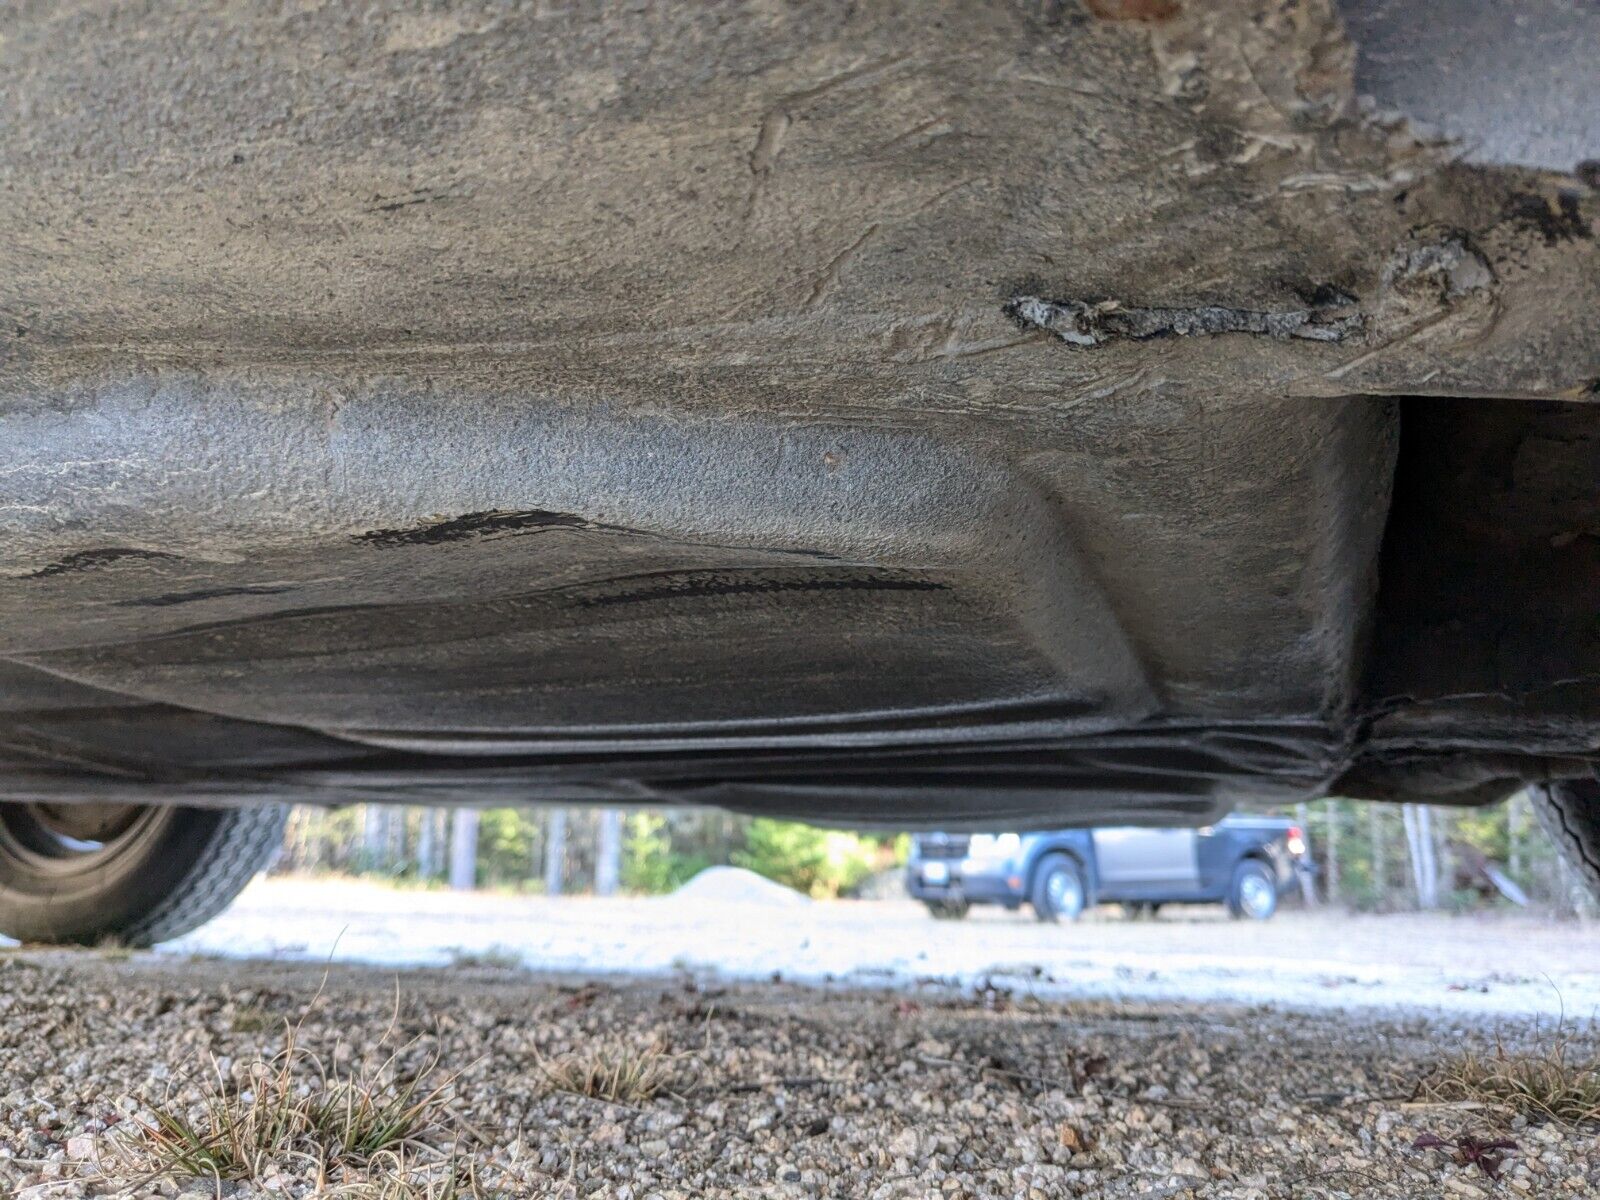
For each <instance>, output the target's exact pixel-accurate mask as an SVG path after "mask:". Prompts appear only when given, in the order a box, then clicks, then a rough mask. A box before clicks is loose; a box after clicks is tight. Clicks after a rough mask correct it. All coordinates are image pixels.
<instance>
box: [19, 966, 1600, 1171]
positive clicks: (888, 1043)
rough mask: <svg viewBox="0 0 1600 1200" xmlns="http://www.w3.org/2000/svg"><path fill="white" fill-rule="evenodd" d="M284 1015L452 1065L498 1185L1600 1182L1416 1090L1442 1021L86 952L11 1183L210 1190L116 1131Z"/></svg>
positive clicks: (29, 1010)
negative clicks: (1493, 1154) (164, 1173)
mask: <svg viewBox="0 0 1600 1200" xmlns="http://www.w3.org/2000/svg"><path fill="white" fill-rule="evenodd" d="M324 975H326V981H324ZM290 1024H292V1025H294V1027H295V1039H296V1041H297V1043H298V1044H299V1045H300V1046H303V1047H305V1048H306V1049H307V1050H309V1051H311V1052H312V1053H314V1054H316V1055H318V1056H320V1057H321V1058H322V1059H323V1060H324V1061H325V1062H328V1063H338V1064H341V1065H343V1066H344V1067H346V1068H354V1067H359V1066H362V1065H377V1064H381V1063H383V1062H384V1060H385V1059H386V1058H387V1056H389V1055H390V1054H391V1053H393V1052H394V1051H395V1049H396V1047H400V1048H401V1056H400V1059H399V1060H398V1061H399V1064H400V1065H399V1067H398V1068H395V1069H398V1070H400V1071H401V1072H402V1073H403V1072H404V1071H406V1070H414V1069H418V1068H419V1067H420V1065H422V1064H424V1063H426V1062H427V1061H431V1060H433V1059H435V1058H437V1060H438V1062H439V1064H440V1069H441V1070H443V1071H446V1072H459V1077H458V1079H457V1081H456V1083H455V1085H454V1089H453V1095H452V1096H451V1097H450V1098H449V1101H448V1109H449V1111H448V1113H445V1114H443V1116H444V1124H445V1128H447V1129H448V1130H449V1131H450V1135H449V1144H446V1143H445V1142H441V1141H439V1139H438V1138H435V1139H434V1144H433V1146H432V1148H431V1152H436V1153H440V1154H445V1155H451V1154H453V1155H454V1156H455V1157H456V1159H457V1162H458V1164H466V1163H470V1164H471V1165H472V1167H473V1169H474V1171H475V1174H476V1178H477V1181H478V1185H479V1187H480V1188H481V1189H482V1190H483V1191H484V1192H485V1193H486V1194H495V1195H503V1196H541V1197H543V1196H549V1197H590V1196H594V1197H612V1198H616V1200H624V1198H626V1200H650V1198H659V1200H675V1198H678V1197H684V1198H688V1197H734V1196H738V1197H748V1196H762V1197H775V1198H794V1200H801V1198H811V1197H852V1198H853V1197H871V1198H873V1200H897V1198H901V1197H906V1198H910V1197H916V1198H918V1200H925V1198H936V1200H987V1198H1002V1197H1003V1198H1006V1200H1013V1198H1026V1200H1036V1198H1043V1200H1056V1198H1059V1197H1075V1196H1085V1197H1105V1198H1110V1200H1116V1198H1120V1197H1144V1198H1147V1200H1168V1198H1171V1200H1181V1198H1187V1197H1205V1198H1217V1200H1333V1198H1340V1200H1346V1198H1353V1197H1361V1198H1362V1200H1367V1198H1371V1197H1379V1198H1382V1197H1405V1198H1407V1200H1410V1198H1412V1197H1446V1198H1455V1197H1462V1198H1472V1197H1493V1196H1519V1197H1521V1196H1528V1197H1546V1196H1548V1197H1559V1198H1562V1200H1565V1198H1568V1197H1573V1198H1578V1197H1600V1131H1596V1130H1594V1129H1573V1128H1570V1127H1565V1126H1560V1125H1552V1124H1540V1123H1537V1122H1532V1123H1530V1122H1528V1121H1526V1120H1522V1119H1516V1118H1514V1117H1513V1115H1512V1114H1509V1113H1500V1112H1495V1111H1492V1110H1484V1109H1474V1108H1462V1107H1419V1106H1416V1105H1413V1104H1411V1103H1409V1097H1410V1095H1411V1089H1412V1087H1413V1085H1414V1084H1415V1082H1416V1080H1418V1079H1419V1078H1421V1077H1422V1076H1423V1075H1425V1074H1426V1073H1427V1072H1428V1071H1429V1070H1430V1069H1431V1068H1432V1067H1433V1066H1434V1065H1435V1063H1436V1062H1437V1061H1438V1060H1439V1058H1440V1056H1441V1055H1443V1054H1446V1053H1449V1052H1451V1051H1453V1050H1455V1049H1457V1048H1459V1047H1460V1046H1461V1045H1463V1044H1464V1043H1465V1042H1468V1041H1471V1040H1473V1039H1482V1040H1487V1039H1489V1038H1490V1037H1492V1036H1494V1032H1495V1031H1491V1030H1488V1029H1482V1028H1475V1027H1470V1026H1462V1025H1459V1024H1457V1025H1445V1024H1441V1023H1439V1022H1438V1021H1437V1019H1435V1020H1429V1019H1427V1018H1424V1017H1420V1016H1398V1017H1377V1016H1370V1015H1369V1016H1362V1017H1345V1016H1337V1015H1331V1014H1329V1013H1326V1012H1323V1013H1318V1014H1315V1015H1302V1014H1294V1013H1286V1012H1281V1011H1276V1010H1272V1009H1264V1008H1240V1007H1231V1008H1230V1007H1223V1006H1209V1007H1197V1006H1187V1005H1181V1004H1166V1003H1162V1004H1140V1003H1131V1004H1130V1003H1123V1004H1115V1003H1106V1002H1094V1003H1072V1004H1058V1003H1047V1002H1041V1001H1037V1000H1034V999H1031V998H1029V997H1028V996H1027V995H1025V994H1021V993H1008V992H1005V991H1004V990H991V991H989V992H986V993H984V994H982V995H981V996H978V997H961V996H956V995H952V994H948V993H942V992H939V991H936V990H932V989H928V990H924V991H922V992H920V993H915V994H909V995H908V994H906V993H894V992H871V993H866V992H830V991H819V990H806V989H799V988H792V987H787V986H781V985H738V986H727V987H708V986H707V985H705V984H703V983H699V984H697V983H695V982H693V981H690V980H687V979H685V980H681V981H676V982H669V983H663V982H662V981H660V980H655V981H651V982H634V983H625V982H624V983H606V984H597V983H594V982H590V981H584V980H581V979H567V978H553V977H539V976H534V975H528V974H523V973H520V972H517V971H514V970H508V969H504V968H471V969H456V970H452V971H410V972H404V973H401V974H400V975H398V976H397V975H396V974H395V973H393V972H385V971H381V970H377V969H371V968H355V967H336V968H333V969H331V970H327V971H325V970H324V969H323V968H319V967H309V966H305V965H294V964H282V963H279V964H272V963H237V962H219V961H214V960H198V961H192V962H188V963H183V962H174V961H173V960H172V959H171V958H170V957H167V958H160V957H156V956H147V955H135V956H132V957H131V958H127V957H121V956H108V955H104V954H97V953H95V952H92V951H86V952H58V951H50V952H38V951H12V952H5V953H0V1196H4V1197H10V1196H13V1195H15V1196H17V1197H19V1198H20V1197H25V1198H27V1200H54V1198H57V1197H67V1198H73V1197H87V1196H98V1195H107V1194H114V1193H117V1192H119V1191H120V1192H122V1193H124V1194H138V1195H149V1196H157V1195H159V1196H163V1197H173V1196H185V1197H187V1196H201V1195H205V1196H216V1195H217V1194H218V1185H217V1183H216V1182H215V1181H214V1180H210V1179H201V1180H196V1179H193V1178H189V1179H183V1178H158V1179H141V1178H140V1177H138V1176H137V1175H135V1174H134V1173H133V1172H132V1171H131V1170H130V1168H129V1164H128V1162H127V1160H125V1159H124V1158H123V1157H122V1156H120V1155H119V1154H118V1153H117V1147H118V1146H119V1145H123V1144H126V1143H127V1141H128V1139H130V1138H131V1137H132V1136H133V1135H132V1133H131V1132H130V1131H132V1130H135V1129H136V1128H137V1124H138V1123H139V1122H141V1121H144V1122H149V1121H152V1120H153V1119H154V1116H153V1114H154V1112H155V1110H156V1109H157V1108H160V1107H163V1106H167V1107H170V1106H172V1105H173V1104H177V1105H179V1106H182V1105H184V1104H192V1103H194V1102H195V1101H196V1100H197V1098H198V1092H197V1091H196V1086H197V1085H196V1079H197V1076H196V1074H195V1072H196V1069H197V1068H198V1067H200V1066H202V1065H204V1066H206V1067H207V1068H208V1069H214V1070H221V1071H222V1072H224V1073H225V1074H227V1073H233V1074H232V1076H231V1077H235V1078H245V1079H248V1078H249V1071H250V1069H251V1064H254V1063H257V1062H260V1061H262V1060H264V1059H270V1058H271V1057H272V1056H273V1055H274V1054H275V1053H277V1052H278V1051H279V1050H280V1049H281V1048H282V1046H283V1042H284V1035H285V1029H286V1027H287V1026H288V1025H290ZM1498 1032H1499V1035H1500V1036H1501V1037H1502V1038H1510V1039H1511V1040H1512V1041H1515V1039H1516V1037H1517V1036H1518V1035H1517V1034H1516V1033H1515V1031H1507V1030H1504V1029H1502V1030H1500V1031H1498ZM1524 1036H1526V1035H1524ZM1585 1046H1586V1047H1587V1048H1589V1049H1592V1048H1593V1041H1592V1040H1591V1041H1589V1042H1587V1043H1583V1044H1582V1045H1580V1046H1579V1047H1578V1048H1580V1049H1581V1048H1584V1047H1585ZM597 1048H600V1049H597ZM629 1053H638V1054H645V1053H648V1054H651V1055H654V1056H656V1060H655V1061H659V1062H661V1063H664V1064H666V1069H668V1071H669V1073H670V1076H671V1077H670V1080H669V1082H668V1085H667V1086H666V1087H665V1088H664V1089H663V1090H661V1091H659V1092H658V1093H657V1094H655V1095H654V1096H653V1097H651V1098H648V1099H629V1098H628V1097H626V1096H622V1095H619V1096H617V1097H616V1098H615V1099H601V1098H595V1097H590V1096H583V1095H575V1094H571V1093H568V1092H563V1091H560V1090H557V1089H556V1088H554V1087H553V1086H552V1083H551V1079H552V1073H551V1071H550V1070H549V1069H548V1068H549V1065H550V1064H552V1063H556V1062H561V1061H568V1060H572V1059H573V1058H574V1056H577V1058H579V1059H581V1058H582V1056H585V1055H588V1056H591V1057H592V1056H594V1055H596V1054H604V1055H613V1056H614V1055H618V1054H623V1055H626V1054H629ZM240 1072H242V1073H243V1074H242V1076H241V1075H240V1074H239V1073H240ZM1424 1133H1431V1134H1435V1135H1437V1136H1438V1137H1440V1138H1444V1139H1446V1140H1447V1141H1448V1142H1450V1143H1451V1144H1452V1145H1453V1144H1454V1142H1455V1140H1456V1139H1458V1138H1461V1137H1463V1136H1473V1137H1478V1138H1491V1137H1492V1138H1510V1139H1512V1140H1514V1141H1515V1142H1516V1143H1517V1149H1516V1150H1515V1151H1512V1152H1510V1153H1507V1154H1506V1156H1505V1159H1504V1162H1503V1164H1502V1166H1501V1167H1500V1170H1499V1179H1498V1180H1496V1179H1492V1178H1490V1177H1489V1175H1488V1174H1486V1173H1485V1171H1484V1170H1483V1169H1482V1168H1481V1167H1480V1166H1477V1165H1474V1164H1473V1163H1471V1162H1464V1161H1458V1160H1459V1159H1460V1158H1461V1156H1460V1155H1457V1154H1454V1153H1450V1152H1448V1151H1447V1150H1441V1149H1437V1148H1433V1149H1421V1150H1419V1149H1415V1148H1414V1143H1415V1142H1416V1140H1417V1139H1418V1137H1419V1136H1421V1135H1422V1134H1424ZM363 1180H364V1176H363V1173H362V1170H361V1169H359V1168H356V1169H353V1170H347V1171H346V1172H345V1176H344V1177H342V1178H340V1179H332V1180H323V1181H321V1182H320V1183H319V1181H317V1180H316V1179H315V1178H314V1177H312V1176H311V1175H310V1174H309V1173H308V1171H307V1168H306V1166H305V1164H303V1163H297V1162H294V1161H284V1162H280V1163H275V1164H273V1166H272V1169H271V1170H270V1171H269V1172H266V1173H264V1175H263V1177H262V1178H260V1179H258V1180H256V1181H255V1182H253V1183H240V1184H233V1183H224V1185H223V1187H222V1193H223V1194H225V1195H229V1196H236V1197H254V1196H274V1197H288V1198H297V1197H306V1196H313V1195H323V1194H326V1195H370V1196H374V1197H376V1196H379V1195H384V1194H386V1193H382V1192H380V1191H377V1190H370V1191H367V1192H362V1191H361V1190H360V1189H361V1188H362V1187H364V1186H367V1184H366V1183H364V1182H363ZM352 1189H354V1190H352ZM388 1194H390V1195H393V1194H392V1193H388Z"/></svg>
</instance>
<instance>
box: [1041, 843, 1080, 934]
mask: <svg viewBox="0 0 1600 1200" xmlns="http://www.w3.org/2000/svg"><path fill="white" fill-rule="evenodd" d="M1030 894H1031V896H1032V900H1033V915H1034V916H1035V917H1037V918H1038V919H1039V920H1041V921H1046V922H1049V923H1050V924H1055V923H1056V922H1058V921H1076V920H1077V919H1078V918H1079V917H1080V916H1082V915H1083V910H1084V907H1085V906H1086V905H1087V904H1088V902H1089V889H1088V887H1087V885H1086V884H1085V883H1084V880H1083V868H1082V867H1080V866H1079V865H1078V863H1077V860H1076V859H1072V858H1069V857H1068V856H1067V855H1065V854H1050V855H1046V856H1045V857H1044V858H1042V859H1040V860H1039V865H1038V866H1037V867H1036V868H1035V869H1034V872H1033V891H1032V892H1031V893H1030Z"/></svg>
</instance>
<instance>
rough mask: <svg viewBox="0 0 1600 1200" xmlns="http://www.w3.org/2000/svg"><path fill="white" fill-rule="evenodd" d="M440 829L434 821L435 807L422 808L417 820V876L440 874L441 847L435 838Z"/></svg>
mask: <svg viewBox="0 0 1600 1200" xmlns="http://www.w3.org/2000/svg"><path fill="white" fill-rule="evenodd" d="M437 835H438V829H437V828H436V827H435V825H434V823H433V809H431V808H425V809H423V810H422V817H421V820H419V821H418V822H417V878H419V879H432V878H433V877H434V876H435V875H436V874H438V870H439V869H438V867H437V866H436V865H435V864H436V863H437V862H438V854H439V848H438V843H437V841H436V840H435V839H436V838H437Z"/></svg>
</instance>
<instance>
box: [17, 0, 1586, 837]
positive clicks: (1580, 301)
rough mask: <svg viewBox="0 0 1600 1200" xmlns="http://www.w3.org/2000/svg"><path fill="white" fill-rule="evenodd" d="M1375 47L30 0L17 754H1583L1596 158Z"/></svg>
mask: <svg viewBox="0 0 1600 1200" xmlns="http://www.w3.org/2000/svg"><path fill="white" fill-rule="evenodd" d="M1347 7H1348V6H1347ZM1354 7H1355V8H1357V9H1360V10H1361V12H1360V14H1359V20H1358V21H1357V20H1355V19H1354V18H1353V22H1354V24H1355V26H1356V27H1359V28H1363V29H1376V28H1377V27H1376V26H1374V25H1373V22H1374V21H1375V20H1376V18H1375V17H1373V16H1372V14H1371V11H1370V10H1371V6H1370V5H1355V6H1354ZM1118 15H1126V16H1129V17H1132V18H1144V17H1148V18H1150V19H1127V20H1119V19H1112V18H1114V17H1116V16H1118ZM1378 32H1379V33H1381V29H1380V30H1378ZM1374 36H1377V34H1376V33H1375V34H1374ZM1359 61H1360V60H1359V58H1358V47H1357V46H1356V45H1355V44H1354V43H1353V42H1352V41H1351V40H1350V38H1349V37H1348V36H1346V33H1345V31H1344V26H1343V25H1342V23H1341V19H1340V16H1339V14H1338V13H1337V12H1336V11H1334V9H1333V8H1332V6H1331V5H1330V4H1328V3H1324V2H1319V0H1219V2H1215V3H1206V4H1200V3H1188V4H1184V5H1181V6H1180V5H1176V4H1161V5H1141V4H1134V3H1123V4H1108V3H1105V2H1104V0H1100V2H1098V3H1096V4H1094V5H1092V6H1083V5H1080V4H1079V3H1078V2H1077V0H1046V2H1043V3H1040V2H1037V0H1030V2H1027V3H1022V2H1017V3H1006V2H1003V0H987V2H981V3H979V2H973V0H943V2H940V0H931V2H930V0H919V2H918V3H907V4H903V5H902V4H894V3H889V2H887V0H883V2H872V3H864V4H846V3H805V4H800V3H794V4H785V3H769V4H702V3H676V4H675V3H668V4H654V5H648V6H639V7H623V6H618V5H610V4H599V3H594V4H584V3H576V4H571V5H563V6H553V5H548V4H532V3H529V4H518V3H489V2H483V3H460V4H451V5H449V6H445V7H433V6H428V5H421V4H415V5H414V4H410V3H402V2H400V0H385V2H384V3H380V4H375V5H367V6H361V7H360V9H359V11H357V10H356V9H355V7H354V6H344V5H320V4H316V3H287V2H286V3H282V4H248V5H246V4H236V3H231V2H229V0H211V2H210V3H199V2H197V3H190V4H186V5H184V6H181V11H178V9H177V7H176V6H169V5H164V4H160V3H156V2H154V0H149V2H147V3H127V4H122V5H118V6H115V7H111V6H101V5H88V6H81V7H76V6H61V5H58V4H56V3H53V2H46V0H22V2H21V3H18V4H12V5H9V6H7V7H6V8H5V10H4V13H3V15H0V113H4V114H7V115H6V118H5V119H3V120H0V196H3V202H0V529H3V536H0V797H4V798H9V799H22V800H27V799H49V800H52V801H60V800H72V799H83V800H94V801H112V800H118V801H121V800H126V801H131V802H140V803H143V802H179V803H189V804H233V803H252V802H258V801H262V800H269V799H278V800H293V801H302V802H312V803H343V802H350V801H361V800H376V801H394V802H406V803H428V804H449V803H475V804H505V803H518V802H524V801H527V802H538V801H543V802H572V803H577V802H600V803H645V804H661V803H713V804H721V805H726V806H730V807H734V808H740V809H746V810H750V811H758V812H773V813H785V814H796V815H803V816H807V817H810V818H813V819H817V820H825V821H833V822H844V823H854V824H861V823H868V822H891V823H897V824H916V823H924V824H950V823H959V822H967V823H973V824H990V825H991V826H992V825H993V824H994V823H995V822H1004V823H1005V824H1006V825H1008V826H1011V827H1017V826H1023V825H1028V824H1034V825H1050V824H1053V825H1061V824H1069V823H1075V822H1138V821H1175V820H1182V821H1192V822H1203V821H1208V820H1211V819H1214V818H1215V817H1216V816H1217V815H1218V814H1219V813H1221V812H1222V811H1225V810H1226V809H1227V808H1228V807H1230V806H1232V805H1234V804H1237V803H1249V802H1252V801H1284V800H1296V799H1305V798H1311V797H1315V796H1320V795H1326V794H1329V793H1330V792H1336V793H1339V794H1345V795H1356V796H1366V797H1371V798H1375V799H1392V800H1403V799H1433V800H1437V801H1440V802H1447V803H1486V802H1491V801H1493V800H1496V799H1499V798H1501V797H1503V796H1504V795H1506V794H1508V793H1509V792H1510V791H1512V790H1514V789H1515V788H1516V787H1518V786H1520V785H1521V784H1522V783H1523V782H1526V781H1530V780H1539V779H1547V778H1559V777H1575V776H1586V775H1591V774H1593V772H1594V769H1595V764H1596V762H1597V761H1600V694H1597V691H1600V622H1597V620H1596V617H1595V613H1596V598H1597V596H1600V490H1597V488H1596V486H1595V481H1596V480H1597V479H1600V406H1597V402H1600V316H1597V313H1600V246H1597V243H1596V238H1595V228H1596V217H1597V214H1600V195H1597V194H1596V191H1595V190H1594V184H1595V183H1596V182H1597V179H1600V177H1597V176H1596V174H1595V173H1594V171H1592V170H1591V169H1589V168H1588V167H1585V166H1582V165H1580V163H1579V162H1578V161H1577V160H1574V162H1573V163H1571V164H1570V165H1569V166H1568V167H1565V168H1552V167H1550V165H1549V164H1534V165H1528V166H1517V165H1514V164H1508V163H1503V162H1494V161H1483V156H1478V157H1477V158H1476V159H1474V158H1473V157H1472V156H1470V155H1465V156H1464V155H1463V154H1461V153H1460V152H1459V147H1458V146H1457V145H1456V144H1453V143H1449V142H1445V141H1442V140H1440V139H1439V138H1437V137H1435V136H1433V135H1432V134H1429V133H1426V132H1424V131H1422V130H1420V129H1417V128H1413V127H1412V126H1411V125H1409V124H1408V123H1407V121H1406V120H1405V118H1404V114H1401V113H1397V112H1395V111H1393V110H1392V109H1391V108H1387V107H1385V106H1384V105H1382V104H1377V103H1374V102H1372V101H1370V100H1365V99H1362V98H1361V97H1360V96H1359V95H1358V92H1357V89H1356V85H1355V79H1356V78H1357V64H1358V62H1359ZM1596 71H1597V74H1600V68H1597V69H1596ZM1591 83H1600V78H1596V79H1593V80H1591ZM1593 94H1595V90H1594V89H1593V88H1591V89H1590V92H1589V95H1590V96H1591V98H1592V96H1593ZM1584 111H1589V110H1588V109H1585V110H1584ZM1502 117H1503V114H1502ZM1503 123H1504V122H1503V121H1502V124H1503ZM1553 144H1555V143H1553V142H1551V141H1550V139H1548V138H1546V139H1545V140H1544V141H1542V142H1541V143H1540V145H1541V146H1544V147H1546V148H1547V150H1548V147H1549V146H1551V145H1553ZM1596 149H1597V152H1596V153H1595V154H1591V155H1587V156H1586V157H1590V158H1594V157H1600V148H1596Z"/></svg>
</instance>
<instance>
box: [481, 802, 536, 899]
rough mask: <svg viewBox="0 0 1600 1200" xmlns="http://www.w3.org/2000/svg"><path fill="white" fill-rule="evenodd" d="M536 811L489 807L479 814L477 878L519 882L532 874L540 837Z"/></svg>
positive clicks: (490, 881) (498, 882)
mask: <svg viewBox="0 0 1600 1200" xmlns="http://www.w3.org/2000/svg"><path fill="white" fill-rule="evenodd" d="M535 822H536V814H535V813H534V812H533V811H532V810H530V809H525V808H489V809H485V810H484V811H483V813H482V815H480V816H479V818H478V880H479V882H480V883H490V884H506V883H520V882H522V881H523V880H525V879H527V878H528V877H529V876H530V875H531V874H533V855H534V849H535V846H536V844H537V840H538V837H539V828H538V825H537V824H536V823H535Z"/></svg>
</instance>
